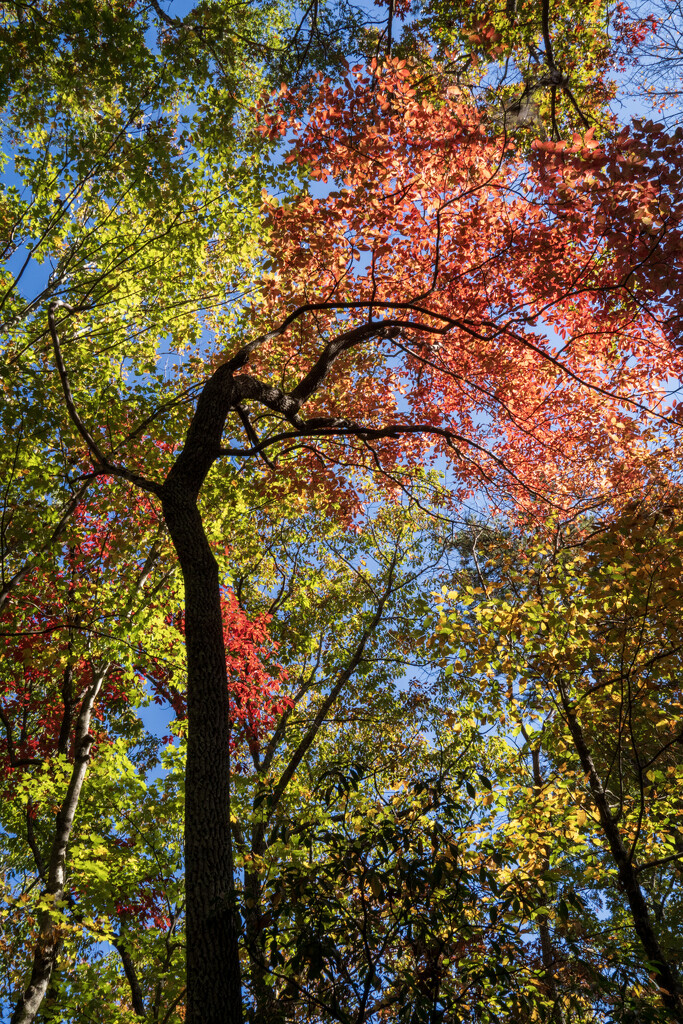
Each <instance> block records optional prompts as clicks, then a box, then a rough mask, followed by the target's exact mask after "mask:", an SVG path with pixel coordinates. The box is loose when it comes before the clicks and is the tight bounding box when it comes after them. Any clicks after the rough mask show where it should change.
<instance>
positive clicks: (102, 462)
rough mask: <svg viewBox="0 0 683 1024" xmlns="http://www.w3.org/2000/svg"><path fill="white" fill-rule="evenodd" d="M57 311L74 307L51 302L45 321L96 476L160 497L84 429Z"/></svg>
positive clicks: (157, 490) (67, 398)
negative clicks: (110, 457)
mask: <svg viewBox="0 0 683 1024" xmlns="http://www.w3.org/2000/svg"><path fill="white" fill-rule="evenodd" d="M57 309H66V310H67V312H69V313H72V312H75V309H74V307H72V306H68V305H67V304H66V303H65V302H61V301H57V302H51V303H50V305H49V306H48V311H47V319H48V324H49V327H50V335H51V337H52V347H53V349H54V353H55V362H56V364H57V372H58V373H59V379H60V381H61V383H62V391H63V392H64V401H65V403H66V408H67V411H68V413H69V418H70V420H71V422H72V423H73V424H74V426H75V427H76V430H77V431H78V433H79V434H80V435H81V437H82V438H83V440H84V441H85V443H86V445H87V447H88V451H89V452H90V455H91V456H92V458H93V462H94V464H95V469H96V471H97V473H98V475H103V474H107V475H112V476H119V477H121V478H122V479H124V480H128V481H129V482H130V483H133V484H136V486H138V487H141V488H142V489H143V490H145V491H151V492H152V494H156V495H160V494H161V486H160V485H159V484H158V483H155V482H154V481H152V480H147V479H146V477H144V476H142V475H141V474H139V473H133V472H132V471H131V470H129V469H126V467H125V466H120V465H117V464H116V463H113V462H110V461H109V460H108V459H107V458H106V456H105V455H104V454H103V452H102V449H101V448H100V446H99V445H98V444H97V442H96V441H95V439H94V437H93V436H92V434H91V433H90V431H89V430H88V428H87V427H86V425H85V423H84V422H83V420H82V419H81V416H80V414H79V412H78V410H77V408H76V403H75V402H74V398H73V394H72V392H71V385H70V383H69V376H68V374H67V371H66V366H65V365H64V358H63V356H62V349H61V345H60V343H59V335H58V334H57V325H56V320H55V311H56V310H57Z"/></svg>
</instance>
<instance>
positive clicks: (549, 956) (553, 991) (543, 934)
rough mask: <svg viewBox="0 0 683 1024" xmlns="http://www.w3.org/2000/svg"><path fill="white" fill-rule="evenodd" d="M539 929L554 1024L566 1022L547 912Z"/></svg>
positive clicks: (536, 753) (536, 750) (537, 772)
mask: <svg viewBox="0 0 683 1024" xmlns="http://www.w3.org/2000/svg"><path fill="white" fill-rule="evenodd" d="M524 738H525V739H526V740H527V741H528V735H527V733H526V730H525V732H524ZM540 755H541V751H540V747H533V748H532V750H531V763H532V768H533V773H534V786H536V788H537V789H538V792H539V794H540V791H541V789H542V787H543V776H542V774H541V756H540ZM542 868H543V871H548V869H549V868H550V861H549V860H548V859H547V857H544V858H543V861H542ZM538 931H539V937H540V940H541V959H542V961H543V981H544V983H545V986H546V988H547V990H548V995H549V996H550V998H551V999H552V1001H553V1008H552V1019H553V1024H565V1016H564V1010H563V1008H562V1000H561V998H560V993H559V991H558V988H557V982H556V978H555V966H556V962H557V956H556V954H555V947H554V946H553V939H552V935H551V932H550V925H549V924H548V918H547V917H546V916H545V914H542V915H541V916H540V917H539V918H538Z"/></svg>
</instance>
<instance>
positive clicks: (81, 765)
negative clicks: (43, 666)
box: [10, 668, 108, 1024]
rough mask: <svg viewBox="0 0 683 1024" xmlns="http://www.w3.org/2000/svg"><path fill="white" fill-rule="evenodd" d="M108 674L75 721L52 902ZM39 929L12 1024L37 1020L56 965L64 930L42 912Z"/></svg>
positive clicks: (52, 864)
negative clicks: (99, 697)
mask: <svg viewBox="0 0 683 1024" xmlns="http://www.w3.org/2000/svg"><path fill="white" fill-rule="evenodd" d="M107 671H108V669H107V668H104V669H102V670H101V671H100V672H99V673H97V674H96V675H95V678H94V679H93V681H92V684H91V686H90V687H89V689H88V691H87V693H86V694H85V697H84V698H83V701H82V703H81V708H80V711H79V714H78V720H77V722H76V736H75V741H74V751H75V753H74V765H73V769H72V772H71V779H70V780H69V786H68V789H67V791H66V796H65V797H64V800H63V801H62V805H61V807H60V808H59V812H58V814H57V818H56V821H55V833H54V838H53V840H52V848H51V850H50V860H49V864H48V870H47V883H46V885H45V887H44V889H43V891H42V894H41V895H42V896H43V897H48V898H50V900H51V901H56V900H61V899H63V897H64V883H65V879H66V851H67V847H68V844H69V839H70V837H71V830H72V828H73V823H74V818H75V816H76V809H77V807H78V801H79V799H80V796H81V789H82V788H83V782H84V781H85V776H86V773H87V770H88V763H89V761H90V747H91V745H92V736H91V735H90V732H89V730H90V717H91V714H92V709H93V706H94V704H95V700H96V699H97V695H98V693H99V692H100V687H101V686H102V682H103V680H104V677H105V675H106V673H107ZM38 928H39V931H38V940H37V942H36V946H35V949H34V952H33V966H32V969H31V978H30V981H29V983H28V987H27V988H26V990H25V992H24V993H23V995H22V996H21V998H20V999H19V1001H18V1003H17V1005H16V1007H15V1008H14V1013H13V1014H12V1017H11V1022H10V1024H31V1022H32V1021H33V1020H34V1019H35V1017H36V1014H37V1013H38V1011H39V1009H40V1007H41V1004H42V1002H43V1000H44V998H45V994H46V992H47V988H48V985H49V984H50V978H51V977H52V972H53V970H54V968H55V964H56V963H57V958H58V956H59V950H60V947H61V944H62V940H61V930H60V927H59V923H58V921H57V920H55V915H54V914H53V913H52V912H51V911H49V910H43V911H42V912H41V913H40V915H39V918H38Z"/></svg>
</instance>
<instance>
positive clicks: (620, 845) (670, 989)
mask: <svg viewBox="0 0 683 1024" xmlns="http://www.w3.org/2000/svg"><path fill="white" fill-rule="evenodd" d="M560 697H561V700H562V706H563V708H564V712H565V715H566V716H567V724H568V726H569V731H570V733H571V735H572V739H573V741H574V747H575V749H576V752H577V754H578V755H579V760H580V761H581V767H582V768H583V770H584V771H585V773H586V775H587V777H588V784H589V786H590V790H591V794H592V796H593V800H594V801H595V806H596V807H597V810H598V814H599V815H600V824H601V825H602V830H603V832H604V835H605V837H606V839H607V841H608V843H609V847H610V850H611V852H612V857H613V859H614V862H615V864H616V866H617V869H618V872H619V884H620V885H621V888H622V889H623V891H624V893H625V894H626V899H627V900H628V905H629V909H630V911H631V918H632V920H633V927H634V928H635V931H636V934H637V936H638V938H639V939H640V942H641V945H642V947H643V950H644V951H645V956H646V958H647V962H648V966H649V969H650V970H651V972H652V975H653V978H654V981H655V983H656V985H657V987H658V988H659V995H660V998H661V1000H662V1003H663V1004H664V1006H665V1007H666V1009H667V1010H668V1012H669V1016H670V1017H671V1020H673V1021H677V1022H679V1024H683V994H682V992H681V985H680V981H679V979H678V977H677V975H676V972H675V969H674V967H673V965H672V964H670V963H669V961H668V960H667V959H666V957H665V956H664V953H663V952H662V948H661V946H660V945H659V940H658V939H657V935H656V933H655V930H654V928H653V926H652V920H651V918H650V912H649V910H648V907H647V903H646V902H645V897H644V896H643V891H642V889H641V888H640V885H639V883H638V876H637V872H636V867H635V865H634V863H633V861H632V859H631V857H630V856H629V853H628V850H627V849H626V846H625V844H624V841H623V839H622V838H621V833H620V831H619V828H618V826H617V823H616V822H615V820H614V818H613V817H612V812H611V810H610V807H609V801H608V799H607V794H606V793H605V789H604V787H603V785H602V780H601V779H600V776H599V775H598V772H597V770H596V768H595V764H594V763H593V758H592V757H591V753H590V750H589V748H588V744H587V742H586V738H585V736H584V733H583V729H582V728H581V724H580V722H579V720H578V718H577V716H576V712H575V711H574V709H573V708H572V706H571V704H570V702H569V699H568V696H567V693H566V691H565V689H564V687H563V686H562V685H560Z"/></svg>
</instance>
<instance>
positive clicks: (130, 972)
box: [114, 938, 147, 1020]
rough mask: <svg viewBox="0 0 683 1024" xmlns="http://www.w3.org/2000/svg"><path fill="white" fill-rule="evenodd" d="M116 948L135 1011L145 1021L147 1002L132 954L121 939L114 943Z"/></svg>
mask: <svg viewBox="0 0 683 1024" xmlns="http://www.w3.org/2000/svg"><path fill="white" fill-rule="evenodd" d="M114 948H115V949H116V951H117V953H118V954H119V956H120V957H121V963H122V964H123V972H124V974H125V975H126V980H127V982H128V986H129V988H130V998H131V1002H132V1004H133V1009H134V1010H135V1012H136V1013H137V1015H138V1017H142V1019H143V1020H145V1019H146V1016H147V1015H146V1013H145V1001H144V999H143V998H142V989H141V988H140V982H139V980H138V974H137V971H136V970H135V964H134V963H133V960H132V958H131V955H130V953H129V952H128V950H127V949H126V947H125V943H124V942H122V941H121V938H119V941H118V942H115V943H114Z"/></svg>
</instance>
